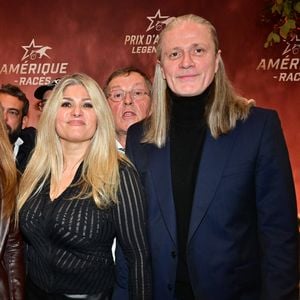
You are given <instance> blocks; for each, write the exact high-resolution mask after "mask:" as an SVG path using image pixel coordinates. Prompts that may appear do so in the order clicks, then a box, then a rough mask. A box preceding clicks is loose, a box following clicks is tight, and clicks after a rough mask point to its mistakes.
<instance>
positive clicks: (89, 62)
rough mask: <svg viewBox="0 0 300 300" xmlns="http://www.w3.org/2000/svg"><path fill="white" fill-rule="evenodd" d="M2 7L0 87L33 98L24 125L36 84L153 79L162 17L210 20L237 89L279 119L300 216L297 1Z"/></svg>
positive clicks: (34, 113) (89, 1)
mask: <svg viewBox="0 0 300 300" xmlns="http://www.w3.org/2000/svg"><path fill="white" fill-rule="evenodd" d="M0 9H1V18H0V28H1V30H0V40H1V43H0V83H1V84H3V83H12V84H16V85H19V86H20V87H21V89H22V90H23V91H24V92H25V93H26V95H27V97H28V98H29V99H30V115H29V117H30V118H29V123H28V126H36V124H37V122H38V118H39V111H38V109H37V106H36V104H37V100H36V99H35V98H34V96H33V93H34V90H35V89H36V88H37V86H39V85H44V84H47V83H49V82H50V81H52V80H53V79H56V78H59V77H62V76H64V75H66V74H69V73H73V72H85V73H87V74H88V75H90V76H92V77H93V78H94V79H96V80H97V81H98V83H99V84H100V85H101V86H103V84H104V82H105V80H106V78H107V77H108V76H109V74H110V73H111V72H112V71H114V70H115V69H116V68H120V67H124V66H128V65H133V66H136V67H139V68H141V69H143V70H144V71H145V72H146V73H148V75H149V76H150V77H152V76H153V71H154V63H155V45H156V43H157V38H158V34H159V32H160V31H161V29H162V28H163V26H164V22H165V21H166V19H167V18H169V17H172V16H178V15H182V14H187V13H194V14H198V15H200V16H203V17H205V18H207V19H208V20H210V21H211V22H212V23H213V24H214V25H215V27H216V28H217V31H218V34H219V39H220V47H221V50H222V56H223V59H224V61H225V65H226V68H227V72H228V75H229V77H230V79H231V81H232V82H233V83H234V85H235V87H236V88H237V90H238V91H239V92H240V93H241V94H242V95H243V96H245V97H247V98H253V99H255V101H256V103H257V105H258V106H262V107H267V108H272V109H275V110H277V111H278V113H279V115H280V118H281V121H282V127H283V130H284V133H285V137H286V140H287V144H288V148H289V153H290V159H291V163H292V168H293V174H294V179H295V182H296V192H297V198H298V202H299V203H298V211H299V213H300V130H299V128H300V32H299V31H300V29H299V27H300V25H299V22H300V21H299V11H300V2H299V1H295V0H293V1H287V0H280V1H278V0H266V1H264V0H252V1H250V2H249V1H248V0H247V1H246V0H239V1H236V0H225V1H219V0H210V1H206V0H189V1H185V0H173V1H165V2H162V1H159V0H152V1H145V0H140V1H133V0H127V1H121V0H118V1H117V0H110V1H103V0H102V1H101V0H86V1H77V0H69V1H56V0H53V1H47V0H46V1H19V0H16V1H6V2H2V3H1V4H0ZM253 134H255V132H253ZM249 138H251V137H249Z"/></svg>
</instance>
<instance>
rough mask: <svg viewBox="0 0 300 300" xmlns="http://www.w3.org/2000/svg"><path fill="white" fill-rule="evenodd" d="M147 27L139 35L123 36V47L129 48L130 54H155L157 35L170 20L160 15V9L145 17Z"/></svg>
mask: <svg viewBox="0 0 300 300" xmlns="http://www.w3.org/2000/svg"><path fill="white" fill-rule="evenodd" d="M146 18H147V20H148V21H149V25H148V27H147V28H146V30H145V32H143V33H141V34H125V36H124V46H126V47H128V48H129V51H130V53H132V54H141V53H142V54H152V53H155V52H156V49H155V46H156V44H157V42H158V37H159V36H158V35H159V33H160V31H161V30H162V29H163V28H164V26H165V24H166V22H167V21H168V19H169V18H170V17H169V16H165V15H162V14H161V11H160V9H158V10H157V12H156V13H155V14H154V15H153V16H148V17H146Z"/></svg>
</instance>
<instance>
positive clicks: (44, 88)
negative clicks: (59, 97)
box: [34, 78, 60, 111]
mask: <svg viewBox="0 0 300 300" xmlns="http://www.w3.org/2000/svg"><path fill="white" fill-rule="evenodd" d="M59 81H60V78H56V79H54V80H53V81H51V82H49V83H48V84H45V85H41V86H39V87H38V88H37V89H36V90H35V91H34V97H35V98H36V99H37V100H39V102H38V103H37V105H36V106H37V108H38V109H39V110H40V111H43V108H44V106H45V104H46V101H47V100H48V99H49V97H50V96H51V93H52V91H53V89H54V88H55V86H56V85H57V84H58V83H59Z"/></svg>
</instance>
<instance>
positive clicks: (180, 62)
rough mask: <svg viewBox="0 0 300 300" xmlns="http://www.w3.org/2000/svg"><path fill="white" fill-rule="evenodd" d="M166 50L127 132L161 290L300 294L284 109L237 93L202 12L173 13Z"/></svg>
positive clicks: (186, 298) (175, 295) (215, 295)
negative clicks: (147, 105)
mask: <svg viewBox="0 0 300 300" xmlns="http://www.w3.org/2000/svg"><path fill="white" fill-rule="evenodd" d="M157 58H158V61H157V65H156V72H155V76H154V81H153V94H152V101H153V111H152V114H151V116H150V118H149V120H147V121H146V122H144V123H141V124H136V125H133V126H132V127H131V128H129V131H128V134H127V142H126V153H127V154H128V156H129V158H130V159H131V160H132V161H133V163H134V164H135V165H136V167H137V169H138V171H139V173H140V174H141V176H142V182H143V184H144V189H145V192H146V199H147V206H148V218H147V220H148V235H149V243H150V253H151V258H152V271H153V295H154V296H153V298H154V299H155V300H161V299H164V300H173V299H176V300H192V299H197V300H200V299H205V300H233V299H239V300H246V299H249V300H250V299H251V300H254V299H255V300H258V299H261V300H262V299H264V300H275V299H278V300H279V299H289V300H292V299H293V300H296V299H298V230H297V210H296V199H295V190H294V184H293V177H292V172H291V166H290V162H289V156H288V151H287V148H286V144H285V140H284V136H283V132H282V129H281V126H280V121H279V118H278V115H277V113H276V112H275V111H272V110H268V109H262V108H258V107H254V105H253V101H245V99H243V98H242V97H241V96H239V95H237V94H236V93H235V91H234V89H233V87H232V85H231V84H230V82H229V80H228V79H227V76H226V73H225V67H224V64H223V61H222V57H221V50H220V49H219V43H218V38H217V33H216V30H215V28H214V26H213V25H212V24H211V23H210V22H209V21H207V20H205V19H204V18H201V17H199V16H195V15H184V16H180V17H178V18H174V19H172V20H170V22H169V23H168V24H167V25H166V27H165V28H164V30H163V31H162V32H161V34H160V38H159V42H158V45H157ZM120 260H122V255H121V254H118V255H117V261H119V262H120ZM120 270H121V271H123V273H122V272H120V276H119V277H118V280H117V283H118V291H119V292H120V293H121V290H122V285H123V286H124V284H123V280H124V278H126V272H124V268H123V269H122V268H120ZM123 299H126V292H125V293H124V297H123Z"/></svg>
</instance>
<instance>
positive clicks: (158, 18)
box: [146, 9, 169, 32]
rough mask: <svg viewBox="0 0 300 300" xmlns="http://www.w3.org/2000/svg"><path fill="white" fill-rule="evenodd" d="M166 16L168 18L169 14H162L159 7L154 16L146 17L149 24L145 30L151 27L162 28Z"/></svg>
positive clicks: (159, 29) (158, 29) (165, 21)
mask: <svg viewBox="0 0 300 300" xmlns="http://www.w3.org/2000/svg"><path fill="white" fill-rule="evenodd" d="M168 18H169V16H162V15H161V13H160V9H159V10H158V11H157V12H156V14H155V15H154V16H152V17H147V19H148V20H149V21H150V24H149V26H148V28H147V30H146V32H147V31H149V30H151V29H153V28H155V29H156V30H157V31H161V30H162V28H163V25H164V24H166V23H167V19H168Z"/></svg>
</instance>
